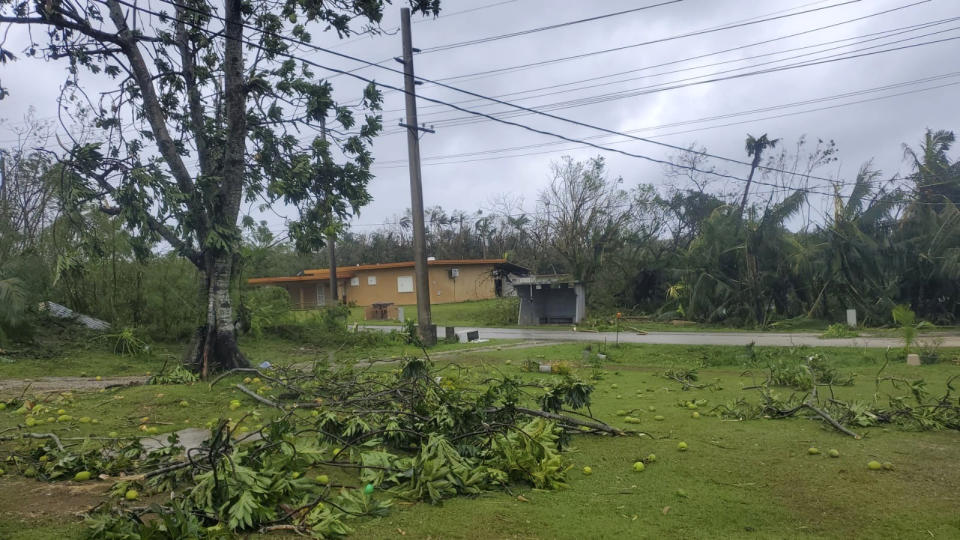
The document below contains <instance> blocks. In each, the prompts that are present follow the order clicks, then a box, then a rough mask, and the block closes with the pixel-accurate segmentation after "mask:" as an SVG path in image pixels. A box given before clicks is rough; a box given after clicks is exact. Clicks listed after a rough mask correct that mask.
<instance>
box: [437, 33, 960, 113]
mask: <svg viewBox="0 0 960 540" xmlns="http://www.w3.org/2000/svg"><path fill="white" fill-rule="evenodd" d="M958 19H960V17H957V18H955V19H953V20H958ZM955 30H960V26H955V27H953V28H948V29H946V30H940V31H937V32H929V33H926V34H921V35H917V36H912V37H908V38H904V39H900V40H895V41H890V42H887V43H882V44H879V45H873V46H870V47H864V48H861V49H855V50H852V51H846V52H843V53H836V54H832V55H827V56H824V57H820V58H815V59H814V60H808V61H801V62H797V63H794V64H788V65H784V66H780V67H778V68H776V71H783V70H785V69H793V68H796V67H806V66H807V65H811V64H810V62H812V61H816V60H825V59H830V58H837V57H841V56H843V55H845V54H847V55H849V54H852V53H856V52H863V51H868V50H872V49H877V48H879V47H885V46H889V45H894V44H897V43H904V42H907V41H913V40H916V39H920V38H923V37H930V36H934V35H940V34H944V33H948V32H953V31H955ZM910 31H912V30H910ZM902 33H904V32H899V33H897V34H890V35H887V36H882V37H875V38H871V39H868V40H865V41H863V42H861V43H854V44H849V45H842V46H839V47H831V48H828V49H824V50H822V51H816V52H812V53H805V54H800V55H795V56H792V57H787V58H780V59H777V60H771V61H767V62H760V63H757V64H752V65H749V66H741V67H738V68H732V69H727V70H721V71H715V72H713V73H709V74H705V75H697V76H693V77H687V78H683V79H676V80H673V81H667V82H662V83H657V84H653V85H649V86H643V87H638V88H632V89H627V90H620V91H616V92H610V93H606V94H597V95H593V96H587V97H583V98H577V99H574V100H568V101H560V102H554V103H547V104H540V105H532V106H531V107H536V110H538V111H555V110H564V109H570V108H575V107H583V106H587V105H595V104H598V103H606V102H610V101H615V100H619V99H626V98H630V97H637V96H641V95H649V94H654V93H658V92H664V91H668V90H676V89H680V88H687V87H689V86H696V85H698V84H703V83H705V82H715V81H717V80H728V78H721V79H717V78H713V79H709V80H708V81H698V79H704V78H706V77H716V76H717V75H722V74H724V73H733V72H737V71H742V70H745V69H752V68H756V67H761V66H765V65H770V64H775V63H778V62H784V61H787V60H793V59H796V58H802V57H805V56H810V55H815V54H821V53H824V52H828V51H831V50H836V49H841V48H846V47H849V46H853V45H859V44H862V43H867V42H870V41H875V40H878V39H886V38H888V37H893V36H895V35H899V34H902ZM953 39H957V38H953ZM889 50H895V49H887V51H889ZM839 59H841V60H842V59H843V58H839ZM702 67H706V66H697V67H693V68H686V69H682V70H675V71H669V72H664V73H657V74H653V75H649V76H648V77H657V76H660V75H667V74H672V73H677V72H680V71H689V70H691V69H701V68H702ZM769 72H770V71H768V70H759V71H755V72H750V73H746V74H743V75H754V74H766V73H769ZM640 78H646V77H640ZM734 78H736V77H734ZM690 81H698V82H693V83H689V82H690ZM621 82H623V81H621ZM682 83H689V84H682ZM611 84H613V83H611ZM594 86H606V85H604V84H601V85H594ZM586 88H589V87H585V88H582V89H586ZM554 93H563V91H560V92H553V93H549V94H541V96H546V95H551V94H554ZM532 97H538V96H532ZM521 99H530V98H521ZM477 106H483V105H477ZM488 106H489V105H488ZM435 114H438V113H427V114H425V115H423V117H425V118H429V117H430V116H432V115H435ZM494 114H495V115H498V116H504V117H509V118H514V117H517V116H526V115H528V114H533V113H529V112H518V111H510V110H503V111H498V112H495V113H494ZM466 118H468V117H448V118H440V119H437V120H434V121H431V122H430V123H431V125H433V126H440V127H449V126H454V125H464V124H471V123H476V120H475V119H472V118H471V119H469V120H465V119H466Z"/></svg>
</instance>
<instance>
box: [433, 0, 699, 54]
mask: <svg viewBox="0 0 960 540" xmlns="http://www.w3.org/2000/svg"><path fill="white" fill-rule="evenodd" d="M680 2H683V0H668V1H666V2H660V3H658V4H649V5H646V6H641V7H636V8H631V9H625V10H622V11H615V12H613V13H604V14H602V15H595V16H593V17H587V18H585V19H576V20H573V21H566V22H562V23H557V24H551V25H547V26H540V27H537V28H529V29H527V30H520V31H518V32H510V33H507V34H500V35H496V36H487V37H482V38H477V39H470V40H467V41H458V42H455V43H447V44H446V45H437V46H434V47H427V48H425V49H423V50H422V51H421V52H422V53H423V54H427V53H432V52H438V51H448V50H450V49H458V48H460V47H467V46H470V45H479V44H481V43H490V42H491V41H499V40H501V39H509V38H514V37H518V36H526V35H529V34H535V33H537V32H544V31H546V30H556V29H557V28H565V27H568V26H575V25H578V24H583V23H588V22H593V21H599V20H602V19H608V18H610V17H617V16H620V15H627V14H630V13H636V12H638V11H646V10H648V9H653V8H657V7H661V6H667V5H670V4H677V3H680Z"/></svg>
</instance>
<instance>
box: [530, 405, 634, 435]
mask: <svg viewBox="0 0 960 540" xmlns="http://www.w3.org/2000/svg"><path fill="white" fill-rule="evenodd" d="M515 409H516V411H517V412H518V413H522V414H526V415H529V416H539V417H540V418H546V419H547V420H553V421H555V422H559V423H561V424H572V425H575V426H582V427H587V428H590V429H593V430H596V431H602V432H603V433H609V434H610V435H625V433H624V431H623V430H621V429H617V428H615V427H613V426H610V425H607V424H604V423H602V422H588V421H586V420H578V419H576V418H571V417H569V416H563V415H562V414H554V413H551V412H546V411H538V410H536V409H527V408H526V407H516V408H515Z"/></svg>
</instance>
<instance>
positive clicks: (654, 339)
mask: <svg viewBox="0 0 960 540" xmlns="http://www.w3.org/2000/svg"><path fill="white" fill-rule="evenodd" d="M364 328H368V329H371V330H399V329H400V327H391V326H365V327H364ZM471 330H476V331H478V332H479V333H480V338H481V339H523V340H536V341H584V342H604V341H606V342H607V343H615V342H616V341H617V334H616V333H615V332H582V331H581V332H574V331H572V330H530V329H522V328H468V327H457V332H458V333H460V332H467V331H471ZM933 337H936V338H937V339H940V340H942V341H941V342H940V345H941V346H943V347H960V336H957V335H938V336H932V335H931V336H921V337H920V340H921V341H926V340H928V339H931V338H933ZM619 339H620V343H653V344H660V345H739V346H743V345H749V344H750V343H753V344H755V345H758V346H777V345H779V346H788V347H789V346H795V345H809V346H817V347H869V348H879V349H884V348H887V347H902V346H903V341H902V340H900V339H898V338H891V337H857V338H843V339H821V338H820V335H819V334H801V333H772V332H649V333H647V334H636V333H633V332H620V338H619Z"/></svg>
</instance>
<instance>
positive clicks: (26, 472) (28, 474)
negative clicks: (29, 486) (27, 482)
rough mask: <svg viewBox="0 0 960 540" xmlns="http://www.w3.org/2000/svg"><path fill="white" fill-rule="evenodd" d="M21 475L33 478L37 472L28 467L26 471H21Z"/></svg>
mask: <svg viewBox="0 0 960 540" xmlns="http://www.w3.org/2000/svg"><path fill="white" fill-rule="evenodd" d="M23 475H24V476H26V477H27V478H33V477H34V476H36V475H37V470H36V469H34V468H33V467H29V468H28V469H27V470H25V471H23Z"/></svg>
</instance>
